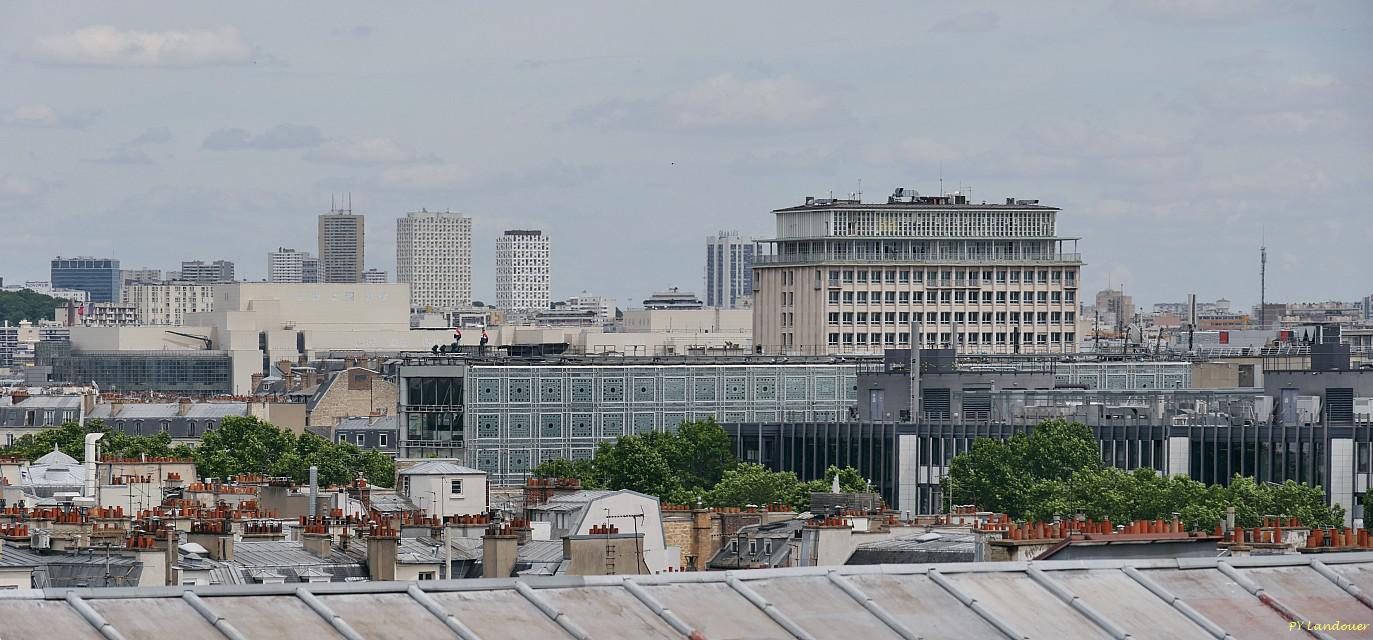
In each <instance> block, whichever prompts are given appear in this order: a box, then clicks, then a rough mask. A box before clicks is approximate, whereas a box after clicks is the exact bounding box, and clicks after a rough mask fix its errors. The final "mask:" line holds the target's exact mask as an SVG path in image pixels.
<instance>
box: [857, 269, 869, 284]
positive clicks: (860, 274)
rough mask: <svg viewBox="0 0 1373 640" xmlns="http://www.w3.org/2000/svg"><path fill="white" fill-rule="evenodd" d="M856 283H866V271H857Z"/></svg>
mask: <svg viewBox="0 0 1373 640" xmlns="http://www.w3.org/2000/svg"><path fill="white" fill-rule="evenodd" d="M858 281H859V282H867V281H868V272H867V271H859V272H858Z"/></svg>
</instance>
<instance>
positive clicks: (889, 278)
mask: <svg viewBox="0 0 1373 640" xmlns="http://www.w3.org/2000/svg"><path fill="white" fill-rule="evenodd" d="M885 280H886V281H887V282H896V272H895V271H888V272H887V277H886V278H885Z"/></svg>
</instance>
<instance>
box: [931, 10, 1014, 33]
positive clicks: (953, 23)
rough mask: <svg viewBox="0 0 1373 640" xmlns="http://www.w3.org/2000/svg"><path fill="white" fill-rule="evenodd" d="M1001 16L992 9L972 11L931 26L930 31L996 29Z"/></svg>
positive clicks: (980, 30) (976, 31) (979, 31)
mask: <svg viewBox="0 0 1373 640" xmlns="http://www.w3.org/2000/svg"><path fill="white" fill-rule="evenodd" d="M1000 22H1001V18H1000V17H999V16H997V15H996V14H995V13H992V12H991V11H972V12H969V13H964V14H960V15H957V16H954V17H952V18H948V19H946V20H941V21H939V22H937V23H935V25H934V26H932V27H930V31H950V32H954V33H981V32H985V31H994V30H995V29H996V27H997V25H998V24H999V23H1000Z"/></svg>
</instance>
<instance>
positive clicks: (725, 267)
mask: <svg viewBox="0 0 1373 640" xmlns="http://www.w3.org/2000/svg"><path fill="white" fill-rule="evenodd" d="M754 249H755V247H754V245H753V241H752V240H743V239H741V238H740V237H739V234H738V233H735V232H726V231H721V232H720V233H718V234H716V235H713V236H709V237H707V238H706V272H705V277H706V279H705V284H706V306H708V307H724V308H730V309H733V308H735V307H738V306H742V305H745V304H747V303H748V302H749V300H750V299H751V298H752V296H753V252H754Z"/></svg>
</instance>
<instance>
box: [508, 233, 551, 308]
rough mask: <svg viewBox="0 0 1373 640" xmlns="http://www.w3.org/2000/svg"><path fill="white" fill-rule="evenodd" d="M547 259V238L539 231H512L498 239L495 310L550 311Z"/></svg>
mask: <svg viewBox="0 0 1373 640" xmlns="http://www.w3.org/2000/svg"><path fill="white" fill-rule="evenodd" d="M548 256H549V249H548V236H547V235H544V232H542V231H539V230H537V229H533V230H518V229H515V230H510V231H506V232H505V234H504V235H502V236H500V237H499V238H496V307H497V308H499V309H505V310H508V311H526V310H530V309H547V308H548V297H549V294H548V284H549V271H550V269H549V260H548Z"/></svg>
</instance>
